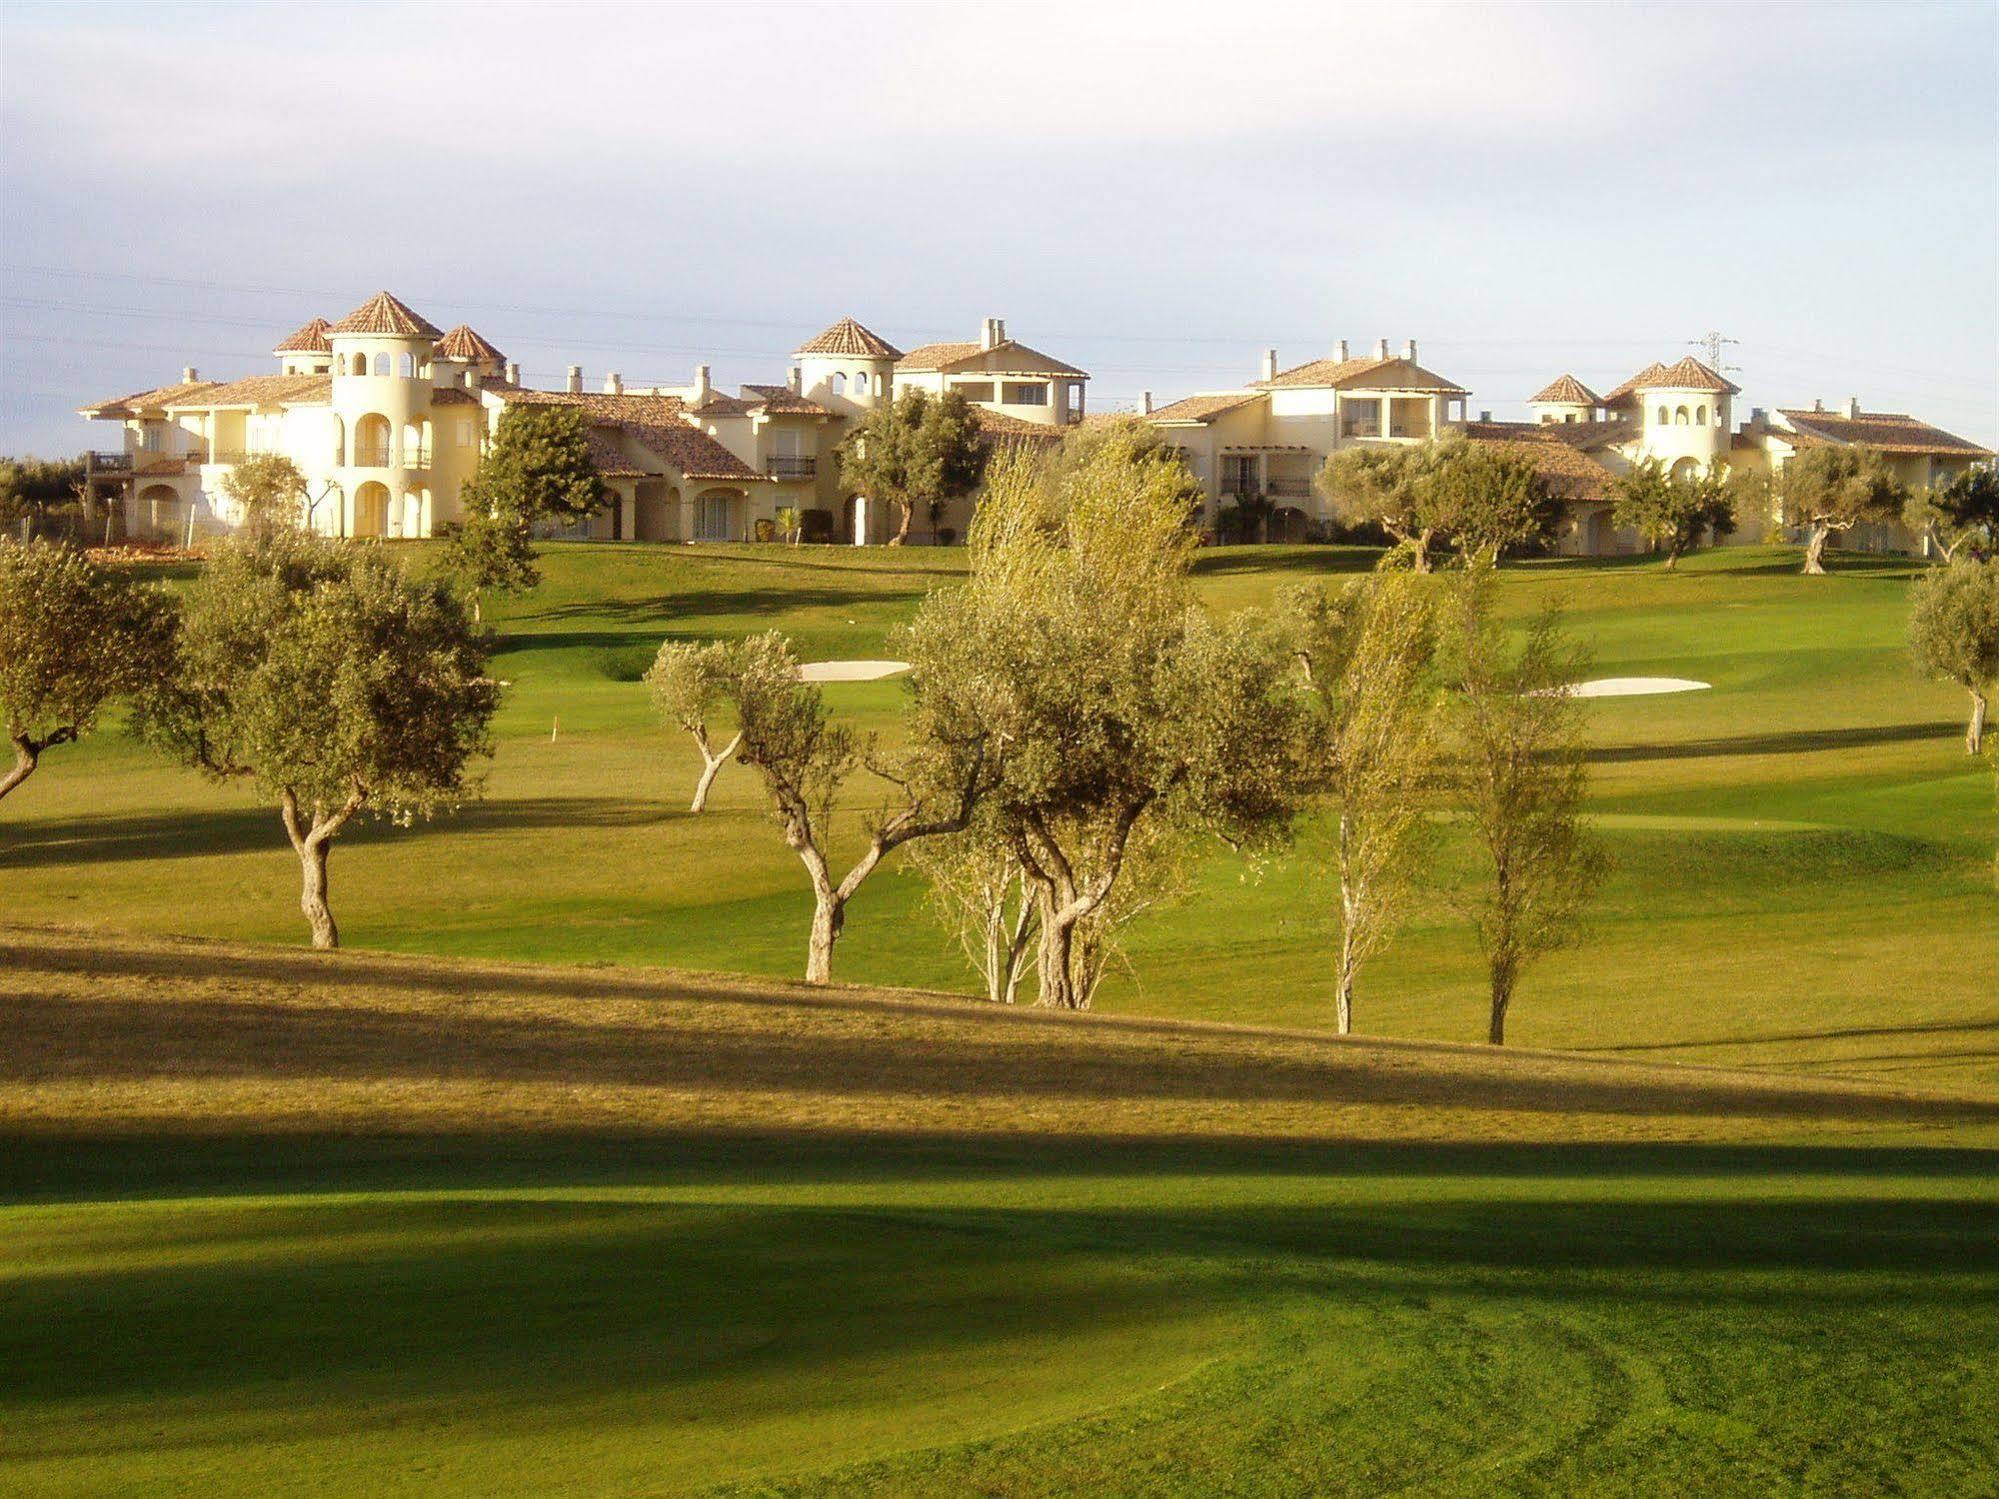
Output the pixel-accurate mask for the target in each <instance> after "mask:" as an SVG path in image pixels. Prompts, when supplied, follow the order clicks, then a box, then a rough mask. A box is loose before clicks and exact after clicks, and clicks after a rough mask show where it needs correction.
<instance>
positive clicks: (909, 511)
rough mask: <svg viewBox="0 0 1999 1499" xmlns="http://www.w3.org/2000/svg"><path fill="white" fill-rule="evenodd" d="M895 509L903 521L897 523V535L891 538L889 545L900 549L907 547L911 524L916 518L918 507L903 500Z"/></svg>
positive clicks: (897, 503)
mask: <svg viewBox="0 0 1999 1499" xmlns="http://www.w3.org/2000/svg"><path fill="white" fill-rule="evenodd" d="M895 508H896V511H897V513H898V514H900V515H901V517H902V519H901V520H899V521H897V522H896V527H895V535H893V536H891V537H889V539H888V544H889V545H890V546H892V547H899V546H903V545H906V544H907V543H908V541H909V523H910V522H911V521H912V520H914V519H915V518H916V507H915V506H914V505H912V504H908V503H906V502H904V501H902V500H897V501H896V502H895Z"/></svg>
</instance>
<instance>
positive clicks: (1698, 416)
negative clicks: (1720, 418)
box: [1694, 406, 1707, 427]
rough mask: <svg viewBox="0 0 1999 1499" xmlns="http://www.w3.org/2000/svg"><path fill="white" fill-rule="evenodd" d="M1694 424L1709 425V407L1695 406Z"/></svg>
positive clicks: (1699, 425)
mask: <svg viewBox="0 0 1999 1499" xmlns="http://www.w3.org/2000/svg"><path fill="white" fill-rule="evenodd" d="M1694 425H1695V426H1696V427H1705V426H1706V425H1707V407H1705V406H1696V407H1695V408H1694Z"/></svg>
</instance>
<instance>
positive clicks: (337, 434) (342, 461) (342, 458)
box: [333, 415, 347, 468]
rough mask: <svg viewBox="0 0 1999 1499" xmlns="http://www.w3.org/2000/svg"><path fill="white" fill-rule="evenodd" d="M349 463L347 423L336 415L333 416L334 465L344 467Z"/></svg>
mask: <svg viewBox="0 0 1999 1499" xmlns="http://www.w3.org/2000/svg"><path fill="white" fill-rule="evenodd" d="M346 464H347V424H346V423H345V422H343V421H342V420H340V418H339V416H338V415H336V416H335V417H334V418H333V466H334V467H335V468H344V467H345V466H346Z"/></svg>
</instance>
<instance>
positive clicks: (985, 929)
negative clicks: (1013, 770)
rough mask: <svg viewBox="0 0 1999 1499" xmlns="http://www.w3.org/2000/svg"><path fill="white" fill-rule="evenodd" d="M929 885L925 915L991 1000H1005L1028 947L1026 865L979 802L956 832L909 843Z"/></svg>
mask: <svg viewBox="0 0 1999 1499" xmlns="http://www.w3.org/2000/svg"><path fill="white" fill-rule="evenodd" d="M909 861H910V863H912V864H914V865H915V866H916V868H917V871H918V872H919V873H920V874H921V875H922V876H923V878H924V879H925V881H927V882H928V884H929V886H930V894H929V899H928V905H929V908H930V912H931V914H932V915H933V916H934V917H935V918H936V919H937V922H938V924H939V925H941V926H942V927H943V928H944V929H945V930H946V931H947V932H949V933H950V934H951V935H952V936H953V937H955V938H956V939H957V941H958V945H959V946H960V947H962V948H963V949H964V952H965V958H966V960H967V961H968V962H969V963H970V964H971V965H972V968H973V970H974V971H975V972H976V973H977V974H978V975H979V978H980V979H981V981H982V982H983V983H984V984H985V990H986V998H987V999H989V1000H991V1001H992V1002H993V1003H994V1004H1009V1005H1010V1004H1012V1003H1014V1001H1015V999H1016V998H1017V997H1018V995H1019V993H1020V985H1021V980H1022V978H1023V977H1024V976H1025V973H1026V968H1027V958H1028V955H1029V954H1030V953H1031V952H1032V951H1033V950H1034V948H1033V944H1034V938H1035V930H1036V928H1035V901H1034V890H1033V887H1032V886H1031V885H1030V884H1029V883H1028V879H1027V871H1026V870H1025V869H1024V868H1022V867H1021V863H1020V860H1019V859H1017V858H1015V857H1014V853H1013V849H1012V848H1011V847H1010V846H1009V845H1008V843H1007V841H1006V839H1005V837H1004V836H1003V833H1002V831H1001V829H1000V828H999V827H998V826H997V825H996V821H995V819H994V818H993V817H992V816H991V815H990V812H989V811H988V810H987V809H986V808H983V807H982V808H981V809H979V811H978V812H977V813H975V814H974V816H973V819H972V822H971V824H970V825H969V826H968V827H966V828H965V829H964V830H963V831H962V832H958V833H952V834H950V835H948V836H946V837H941V838H930V839H926V840H924V841H923V842H921V843H917V844H914V845H912V846H911V848H910V851H909Z"/></svg>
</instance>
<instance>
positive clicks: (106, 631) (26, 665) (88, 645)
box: [0, 539, 178, 797]
mask: <svg viewBox="0 0 1999 1499" xmlns="http://www.w3.org/2000/svg"><path fill="white" fill-rule="evenodd" d="M177 618H178V611H177V610H176V608H175V605H174V601H173V599H172V597H171V596H170V595H168V594H167V593H165V592H164V591H162V590H160V589H157V588H147V587H140V586H137V585H135V584H133V583H132V582H131V581H129V580H128V579H127V578H126V577H125V576H124V575H123V574H121V573H116V572H112V571H110V570H109V569H106V568H100V567H96V566H94V565H93V564H91V563H90V562H89V561H88V560H86V559H85V557H84V556H83V554H82V553H80V552H77V551H74V550H72V549H70V548H68V547H61V546H54V545H51V544H49V543H47V542H40V541H36V542H29V543H28V544H27V545H25V546H24V545H21V544H19V543H17V542H12V541H7V540H5V539H0V727H4V728H5V729H6V731H7V739H8V742H9V743H10V744H11V745H12V746H13V748H14V764H13V767H12V769H10V770H8V771H6V772H5V773H4V774H0V797H4V796H6V795H7V793H8V792H10V791H12V790H13V789H14V788H15V787H17V786H19V785H20V784H21V782H23V781H25V780H26V779H27V778H28V777H29V776H30V775H32V774H33V773H34V770H35V767H36V766H37V765H38V764H39V763H40V762H41V757H42V754H43V752H44V751H46V750H48V749H51V748H53V747H54V746H56V745H59V744H72V743H74V742H75V741H77V740H79V739H81V738H83V736H84V735H86V734H88V733H89V732H90V731H91V730H92V729H93V728H94V727H96V723H97V715H98V714H99V713H100V712H101V711H102V710H103V708H104V705H105V704H106V703H108V702H109V701H111V700H112V699H113V698H115V697H119V696H122V695H125V694H128V693H134V692H140V691H143V690H147V689H149V688H151V687H152V686H154V685H155V684H157V682H158V681H159V680H160V678H161V675H162V674H163V673H164V672H165V671H166V670H167V666H168V663H169V662H170V661H171V659H172V655H173V649H174V634H175V629H176V622H177Z"/></svg>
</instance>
